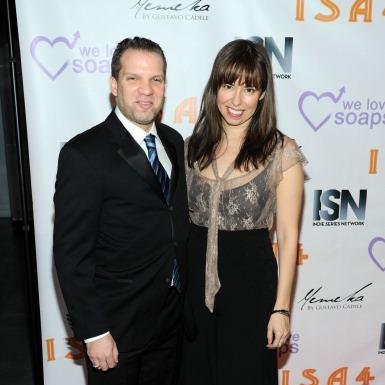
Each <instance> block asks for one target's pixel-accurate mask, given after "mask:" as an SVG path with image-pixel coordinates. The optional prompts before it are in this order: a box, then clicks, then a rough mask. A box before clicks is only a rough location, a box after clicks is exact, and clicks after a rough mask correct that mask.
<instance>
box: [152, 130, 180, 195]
mask: <svg viewBox="0 0 385 385" xmlns="http://www.w3.org/2000/svg"><path fill="white" fill-rule="evenodd" d="M156 131H157V132H158V135H159V138H160V140H161V141H162V144H163V147H164V149H165V150H166V153H167V156H168V157H169V159H170V161H171V164H172V171H171V178H170V183H171V186H170V202H171V201H172V197H173V195H174V192H175V188H176V185H177V182H178V177H179V167H178V158H177V155H176V149H175V146H174V143H172V142H171V141H170V140H169V136H168V133H167V128H166V127H165V126H164V125H162V124H159V123H157V124H156Z"/></svg>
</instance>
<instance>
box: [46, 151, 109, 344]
mask: <svg viewBox="0 0 385 385" xmlns="http://www.w3.org/2000/svg"><path fill="white" fill-rule="evenodd" d="M55 187H56V191H55V196H54V203H55V223H54V240H53V253H54V260H55V265H56V270H57V274H58V278H59V282H60V286H61V289H62V292H63V296H64V300H65V302H66V305H67V308H68V311H69V315H70V317H71V319H72V323H73V325H72V326H73V329H74V332H75V336H76V338H77V339H79V340H84V339H86V338H89V337H94V336H96V335H99V334H102V333H105V332H107V331H108V330H109V325H108V322H107V318H106V316H105V314H104V313H103V306H102V304H101V299H100V297H99V295H98V293H97V291H96V288H95V286H94V283H93V279H94V272H95V260H94V256H93V250H94V247H95V244H96V240H97V234H98V223H99V216H100V212H101V206H102V185H101V181H100V176H98V174H97V173H96V172H95V170H94V169H93V167H92V165H91V164H90V162H89V161H88V160H87V159H86V158H85V157H84V156H83V155H82V154H81V153H80V152H79V151H78V150H77V149H75V148H72V147H71V146H70V145H68V144H67V145H66V146H64V147H63V149H62V150H61V152H60V156H59V163H58V171H57V178H56V185H55Z"/></svg>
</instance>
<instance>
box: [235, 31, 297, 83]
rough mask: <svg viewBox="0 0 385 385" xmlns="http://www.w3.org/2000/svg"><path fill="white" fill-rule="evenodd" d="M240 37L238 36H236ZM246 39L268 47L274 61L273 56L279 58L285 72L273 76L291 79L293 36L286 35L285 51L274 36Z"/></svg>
mask: <svg viewBox="0 0 385 385" xmlns="http://www.w3.org/2000/svg"><path fill="white" fill-rule="evenodd" d="M236 38H237V39H238V37H236ZM245 39H248V40H251V41H253V42H255V43H257V44H261V45H263V46H264V47H265V48H266V51H267V53H268V54H269V57H270V60H271V61H272V63H273V67H274V64H275V63H274V60H273V57H274V58H275V59H276V60H277V62H278V64H279V66H280V68H281V71H282V72H283V73H282V72H275V71H274V73H273V76H274V78H275V79H291V72H292V67H293V38H292V37H288V36H286V37H285V41H284V44H283V52H282V51H281V50H280V49H279V48H278V45H277V43H276V42H275V40H274V38H272V37H265V38H262V37H260V36H249V37H246V38H245Z"/></svg>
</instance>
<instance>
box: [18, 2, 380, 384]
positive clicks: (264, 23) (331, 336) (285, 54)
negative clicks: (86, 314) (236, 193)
mask: <svg viewBox="0 0 385 385" xmlns="http://www.w3.org/2000/svg"><path fill="white" fill-rule="evenodd" d="M16 5H17V15H18V26H19V36H20V44H21V54H22V69H23V79H24V90H25V103H26V110H27V123H28V139H29V151H30V161H31V173H32V183H33V185H32V187H33V200H34V213H35V230H36V246H37V256H38V273H39V286H40V303H41V319H42V332H43V340H42V344H43V349H44V371H45V383H46V384H47V385H53V384H55V385H62V384H63V385H64V384H66V385H67V384H81V383H84V381H85V375H84V369H83V366H82V352H81V346H80V344H79V343H78V342H77V341H75V340H74V339H73V338H72V333H71V330H70V328H69V327H68V325H67V323H66V319H65V314H66V311H65V310H64V306H63V304H62V299H61V295H60V291H59V290H58V287H57V283H56V280H55V273H54V268H53V263H52V251H51V249H52V218H53V214H54V213H53V204H52V197H53V192H54V181H55V173H56V165H57V157H58V153H59V150H60V148H61V146H62V144H63V143H64V142H66V141H67V140H68V139H70V138H71V137H72V136H74V135H75V134H77V133H79V132H81V131H84V130H86V129H87V128H89V127H91V126H92V125H95V124H96V123H98V122H100V121H101V120H103V119H104V118H105V117H106V115H107V114H108V113H109V111H110V109H111V105H110V95H109V88H108V78H109V71H110V69H109V65H110V60H111V55H112V52H113V49H114V46H115V45H116V43H117V42H118V41H120V40H122V39H123V38H125V37H127V36H130V37H133V36H135V35H139V36H145V37H148V38H150V39H153V40H155V41H157V42H158V43H159V44H160V45H161V46H162V47H163V48H164V51H165V53H166V56H167V59H168V62H169V71H168V86H167V101H166V105H165V110H164V115H163V121H164V122H165V123H167V124H169V125H171V126H173V127H175V128H176V129H177V130H179V131H180V132H181V133H182V135H183V136H187V135H188V134H189V133H190V132H191V131H192V129H193V125H194V122H195V121H196V118H197V113H198V110H199V105H200V99H201V95H202V91H203V88H204V85H205V82H206V80H207V78H208V75H209V72H210V69H211V65H212V62H213V59H214V57H215V55H216V53H217V52H218V50H219V49H220V48H221V47H222V46H223V45H224V44H225V43H227V42H228V41H230V40H233V39H234V38H248V39H253V40H255V41H258V42H260V43H261V44H264V45H265V47H266V48H267V49H268V51H269V53H270V54H271V57H272V61H273V67H274V74H275V75H274V77H275V85H276V90H277V100H278V102H277V103H278V113H279V128H280V129H281V130H282V131H283V132H285V133H286V134H288V135H289V136H291V137H294V138H295V139H296V140H297V142H298V143H299V144H300V145H301V146H302V149H303V151H304V153H305V155H306V156H307V158H308V159H309V164H308V166H307V167H306V169H307V173H308V174H309V176H310V180H309V181H308V182H307V183H306V199H305V206H304V216H303V221H302V230H301V239H300V247H299V253H298V277H297V278H298V279H297V284H296V290H295V298H294V301H293V317H292V318H293V322H292V323H293V325H292V337H291V340H290V343H289V344H287V345H285V346H284V347H282V348H281V349H280V350H279V352H278V353H277V354H278V355H279V359H280V360H279V362H280V384H281V385H317V384H320V385H352V384H361V385H384V384H385V355H384V353H385V342H384V339H385V306H384V300H383V297H384V293H385V226H384V225H385V217H384V215H385V194H384V187H385V180H384V170H385V158H384V151H385V93H384V68H385V55H384V52H383V47H382V40H383V36H384V32H385V9H384V8H385V3H384V2H383V1H379V0H378V1H377V0H357V1H354V0H335V1H331V0H274V1H270V0H242V1H234V0H233V1H230V0H196V1H193V0H154V1H149V0H114V1H109V2H106V1H104V0H92V1H91V0H82V1H79V0H76V1H75V0H66V1H62V0H34V1H30V0H17V1H16ZM381 332H382V333H381ZM197 385H199V384H197ZM256 385H258V384H256ZM272 385H273V384H272Z"/></svg>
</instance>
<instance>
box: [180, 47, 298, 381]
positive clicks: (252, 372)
mask: <svg viewBox="0 0 385 385" xmlns="http://www.w3.org/2000/svg"><path fill="white" fill-rule="evenodd" d="M304 161H305V159H304V156H303V154H302V153H301V151H300V150H299V148H298V146H297V145H296V143H295V141H294V140H293V139H290V138H288V137H287V136H285V135H283V134H282V133H281V132H280V131H279V130H278V129H277V124H276V113H275V102H274V88H273V78H272V70H271V63H270V60H269V57H268V55H267V53H266V50H265V49H264V48H263V47H262V46H260V45H257V44H255V43H253V42H251V41H248V40H235V41H232V42H230V43H228V44H227V45H225V46H224V47H223V48H222V49H221V50H220V52H219V53H218V55H217V57H216V59H215V62H214V65H213V69H212V72H211V75H210V78H209V80H208V83H207V86H206V88H205V91H204V95H203V101H202V107H201V111H200V116H199V118H198V122H197V124H196V126H195V128H194V132H193V134H192V136H191V137H190V138H189V139H188V140H187V141H186V171H187V185H188V195H189V209H190V216H191V221H192V225H191V236H190V240H189V247H188V288H187V308H188V312H189V316H188V317H186V318H187V319H190V322H188V325H187V328H186V329H187V330H189V333H187V334H188V336H187V337H186V338H185V343H184V347H183V357H182V379H181V383H182V384H183V385H238V384H239V385H278V375H277V362H276V351H275V350H274V349H275V348H278V347H279V346H282V344H283V343H284V342H285V341H286V339H287V337H288V335H289V330H290V326H289V324H290V322H289V321H290V311H289V308H290V297H291V290H292V284H293V279H294V273H295V266H296V256H297V242H298V224H299V217H300V211H301V205H302V192H303V170H302V165H301V163H303V162H304ZM274 219H275V221H276V231H277V240H278V247H279V259H278V261H279V276H278V274H277V270H278V269H277V267H278V266H277V263H276V259H275V257H274V254H273V251H272V247H271V241H270V239H269V229H271V227H272V225H273V222H274Z"/></svg>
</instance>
